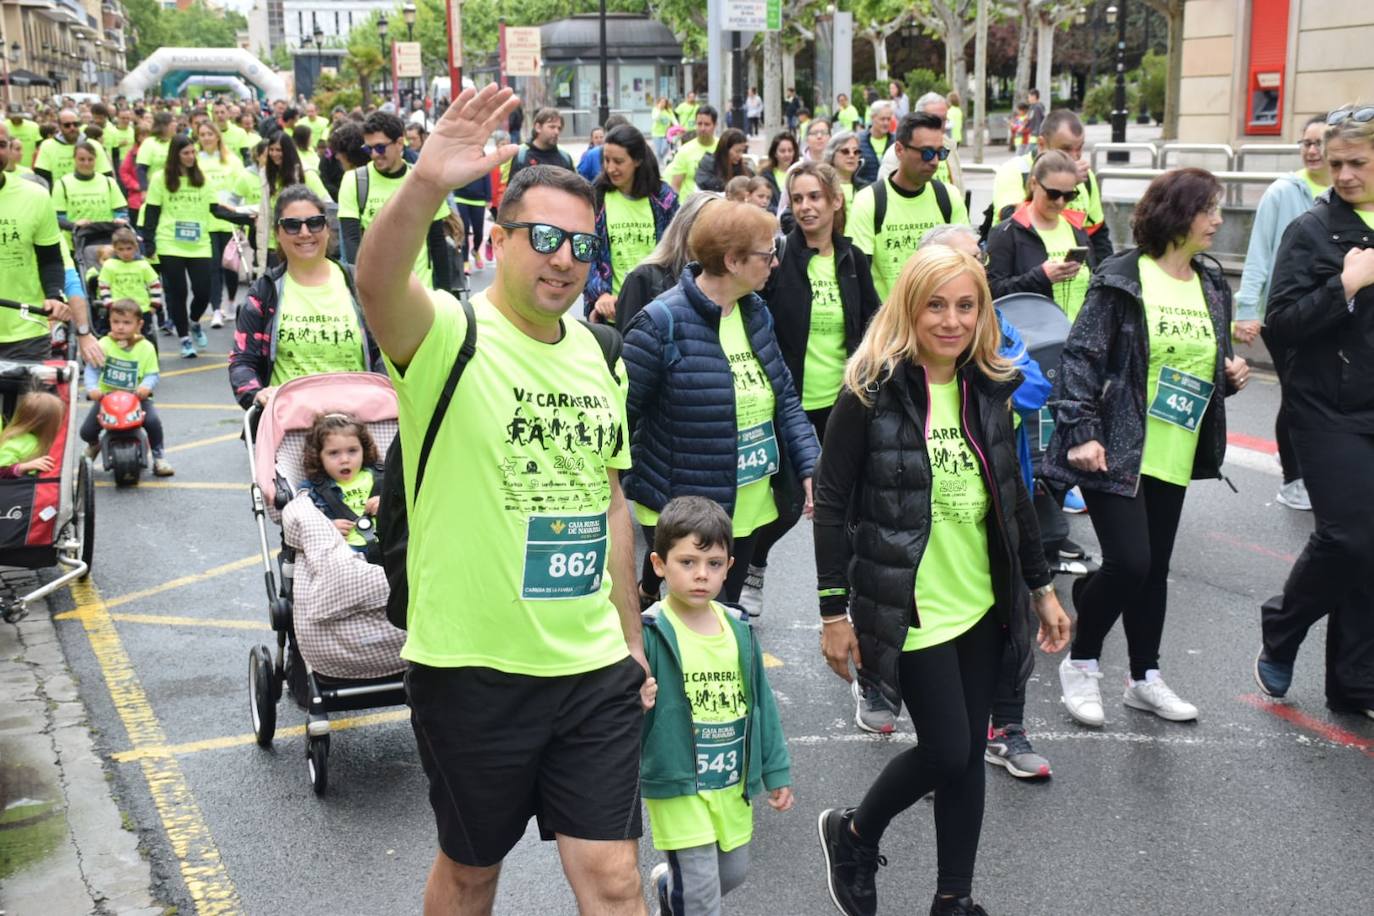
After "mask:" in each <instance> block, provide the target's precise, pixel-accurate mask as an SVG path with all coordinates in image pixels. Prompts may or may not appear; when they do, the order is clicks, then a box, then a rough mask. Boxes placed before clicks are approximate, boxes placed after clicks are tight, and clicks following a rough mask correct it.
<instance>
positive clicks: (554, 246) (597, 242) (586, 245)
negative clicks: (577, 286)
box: [496, 223, 601, 264]
mask: <svg viewBox="0 0 1374 916" xmlns="http://www.w3.org/2000/svg"><path fill="white" fill-rule="evenodd" d="M496 225H498V226H500V227H501V228H502V229H528V230H529V233H530V247H531V248H533V249H534V250H535V251H537V252H539V253H540V254H553V253H554V252H555V251H557V250H558V249H559V248H560V247H562V245H563V240H564V239H568V240H569V247H570V248H571V249H572V256H573V258H574V259H575V260H578V261H581V262H582V263H583V264H590V263H591V262H593V261H595V260H596V256H597V255H598V254H600V252H601V239H599V238H597V237H596V236H595V235H593V234H592V233H590V232H569V231H568V230H566V229H560V228H559V227H557V226H550V225H549V224H548V223H497V224H496Z"/></svg>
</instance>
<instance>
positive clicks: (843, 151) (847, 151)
mask: <svg viewBox="0 0 1374 916" xmlns="http://www.w3.org/2000/svg"><path fill="white" fill-rule="evenodd" d="M835 155H836V156H857V155H859V148H858V147H857V146H856V147H854V148H853V149H837V150H835Z"/></svg>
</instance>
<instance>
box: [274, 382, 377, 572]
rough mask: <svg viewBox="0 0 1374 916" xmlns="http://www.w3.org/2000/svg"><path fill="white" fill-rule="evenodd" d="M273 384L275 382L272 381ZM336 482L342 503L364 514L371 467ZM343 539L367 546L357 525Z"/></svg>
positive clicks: (353, 544)
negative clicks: (350, 477)
mask: <svg viewBox="0 0 1374 916" xmlns="http://www.w3.org/2000/svg"><path fill="white" fill-rule="evenodd" d="M273 384H276V383H275V382H273ZM336 483H338V485H339V491H340V492H341V493H343V503H344V505H345V506H347V507H348V508H350V509H352V510H353V514H354V515H359V516H361V515H366V514H367V511H366V510H367V501H368V500H369V499H371V498H372V483H373V479H372V469H371V468H360V469H359V470H358V473H356V474H354V475H353V479H352V480H349V481H342V480H340V481H336ZM344 540H345V541H347V542H348V543H349V545H350V546H353V547H366V546H367V539H366V538H364V537H363V535H362V532H361V531H359V530H358V529H357V527H354V529H353V530H352V531H350V532H348V537H346V538H344Z"/></svg>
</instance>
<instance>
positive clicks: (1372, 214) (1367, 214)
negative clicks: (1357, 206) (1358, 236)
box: [1355, 210, 1374, 229]
mask: <svg viewBox="0 0 1374 916" xmlns="http://www.w3.org/2000/svg"><path fill="white" fill-rule="evenodd" d="M1355 214H1356V215H1357V216H1358V217H1359V218H1360V219H1362V220H1364V224H1365V225H1366V226H1368V227H1369V228H1370V229H1374V210H1356V211H1355Z"/></svg>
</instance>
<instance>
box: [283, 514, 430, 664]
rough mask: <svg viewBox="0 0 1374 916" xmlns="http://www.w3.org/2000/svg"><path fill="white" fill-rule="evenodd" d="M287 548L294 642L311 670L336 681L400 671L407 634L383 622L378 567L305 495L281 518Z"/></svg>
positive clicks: (383, 599)
mask: <svg viewBox="0 0 1374 916" xmlns="http://www.w3.org/2000/svg"><path fill="white" fill-rule="evenodd" d="M282 531H283V535H284V537H285V539H286V543H287V544H289V545H291V546H292V547H295V548H297V549H298V550H299V551H300V552H299V554H298V555H297V557H296V576H295V624H296V641H297V642H298V643H299V644H300V647H301V654H302V655H303V656H305V660H306V662H308V663H309V664H310V667H311V668H313V669H315V670H316V671H318V672H320V673H321V674H325V675H328V676H329V677H341V678H374V677H383V676H384V675H388V674H395V673H397V672H399V671H401V670H403V669H404V668H405V662H404V661H402V660H401V654H400V653H401V646H402V645H403V644H404V643H405V641H406V634H405V631H404V630H398V629H396V628H395V627H393V626H392V625H391V624H390V623H389V622H388V621H387V619H386V599H387V595H388V594H389V592H388V589H387V584H386V573H385V571H383V569H382V567H380V566H376V565H374V564H372V563H369V562H367V560H365V559H364V558H363V555H362V554H360V553H356V552H354V551H353V549H352V548H350V547H349V546H348V544H347V543H345V541H344V538H343V535H342V534H340V533H339V530H338V529H337V528H335V527H334V523H333V522H331V521H330V520H329V519H327V518H325V516H324V513H322V512H320V510H319V509H317V508H315V504H314V503H313V502H311V500H310V496H309V494H307V493H298V494H296V496H295V498H294V499H292V500H291V502H290V503H289V504H287V507H286V509H285V511H283V512H282Z"/></svg>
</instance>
